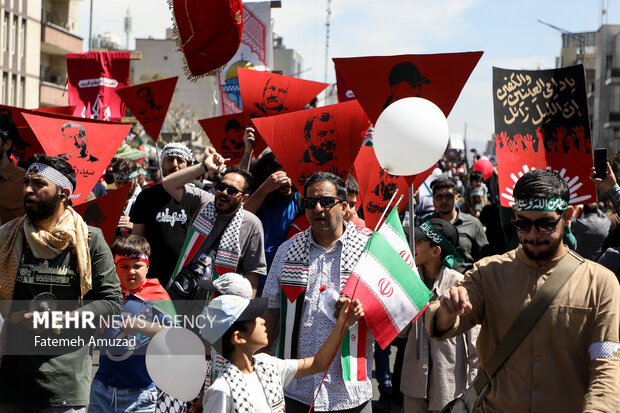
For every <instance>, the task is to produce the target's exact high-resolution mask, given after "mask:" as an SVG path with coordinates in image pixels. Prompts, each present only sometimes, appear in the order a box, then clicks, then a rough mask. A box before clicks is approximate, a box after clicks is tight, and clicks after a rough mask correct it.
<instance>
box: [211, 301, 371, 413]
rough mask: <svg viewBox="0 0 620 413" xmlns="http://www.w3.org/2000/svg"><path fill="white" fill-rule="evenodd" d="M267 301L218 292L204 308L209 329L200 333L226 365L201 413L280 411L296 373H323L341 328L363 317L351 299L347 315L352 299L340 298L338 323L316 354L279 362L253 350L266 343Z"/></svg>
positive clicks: (339, 338) (305, 374)
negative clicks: (287, 389) (264, 317)
mask: <svg viewBox="0 0 620 413" xmlns="http://www.w3.org/2000/svg"><path fill="white" fill-rule="evenodd" d="M268 301H269V300H268V299H267V298H255V299H252V300H248V299H245V298H242V297H237V296H232V295H222V296H219V297H217V298H215V299H214V300H213V301H211V303H210V304H209V306H208V307H207V311H206V319H207V323H208V324H209V326H210V328H208V329H206V331H205V332H203V336H204V337H205V338H206V339H207V341H208V342H209V343H210V344H211V345H212V346H213V347H214V348H215V349H216V350H217V351H218V352H220V353H221V354H222V355H223V356H224V357H225V358H226V360H227V363H226V366H225V367H224V370H223V372H222V375H221V376H220V377H218V378H217V380H215V382H214V383H213V384H212V385H211V387H209V390H207V393H206V394H205V399H206V402H205V404H204V409H203V410H204V411H205V412H209V413H220V412H221V413H229V412H230V413H232V412H251V413H274V412H284V411H285V406H284V387H286V386H288V385H289V383H290V382H291V380H293V378H295V377H303V376H309V375H311V374H315V373H318V372H321V371H324V370H325V369H326V368H327V366H328V364H329V361H330V359H331V358H332V356H333V355H334V353H335V351H336V349H337V348H338V345H339V344H340V341H341V340H342V336H343V335H344V331H343V330H344V329H345V328H349V327H351V326H352V325H353V324H355V323H356V322H357V320H359V319H360V318H361V317H363V316H364V311H363V309H362V305H361V303H360V302H359V301H358V300H353V302H352V303H351V307H350V310H349V314H348V317H347V310H348V304H349V302H350V300H349V299H348V298H342V299H341V301H342V302H343V304H344V305H342V307H341V309H340V313H339V316H338V320H337V321H336V325H335V326H334V328H333V330H332V332H331V334H330V335H329V337H328V338H327V340H326V341H325V343H324V344H323V345H322V346H321V348H320V349H319V351H318V352H317V353H316V354H315V356H314V357H308V358H305V359H299V360H295V359H293V360H281V359H278V358H276V357H273V356H270V355H268V354H265V353H261V354H256V352H257V351H258V350H260V349H261V348H263V347H266V346H267V344H268V340H267V330H266V328H265V320H264V319H263V318H261V316H262V315H263V314H264V312H265V310H267V304H268Z"/></svg>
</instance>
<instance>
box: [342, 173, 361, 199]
mask: <svg viewBox="0 0 620 413" xmlns="http://www.w3.org/2000/svg"><path fill="white" fill-rule="evenodd" d="M345 186H346V188H347V195H349V194H355V195H357V194H359V193H360V186H359V185H358V184H357V181H356V180H355V177H354V176H353V174H349V176H347V180H346V181H345Z"/></svg>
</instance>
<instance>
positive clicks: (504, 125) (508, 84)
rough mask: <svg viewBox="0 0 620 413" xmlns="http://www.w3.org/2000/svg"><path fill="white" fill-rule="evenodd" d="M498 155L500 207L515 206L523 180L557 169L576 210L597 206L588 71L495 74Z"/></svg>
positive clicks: (495, 71)
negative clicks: (532, 172)
mask: <svg viewBox="0 0 620 413" xmlns="http://www.w3.org/2000/svg"><path fill="white" fill-rule="evenodd" d="M493 106H494V111H495V149H496V152H497V169H498V173H499V189H500V203H501V205H502V206H506V207H509V206H512V205H513V204H514V199H513V196H512V190H513V188H514V185H515V183H516V182H517V180H518V179H519V178H520V177H521V176H523V174H525V173H526V172H528V171H530V170H532V169H543V168H548V169H553V170H554V171H557V172H558V173H559V174H560V175H562V177H563V178H564V179H565V180H566V182H567V183H568V186H569V188H570V202H569V203H570V204H584V203H591V202H596V187H595V185H594V183H593V182H592V181H591V180H590V179H589V176H590V168H592V165H593V161H592V142H591V139H590V124H589V117H588V103H587V98H586V88H585V79H584V71H583V66H581V65H577V66H570V67H564V68H561V69H551V70H509V69H500V68H497V67H494V68H493Z"/></svg>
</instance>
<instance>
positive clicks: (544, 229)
mask: <svg viewBox="0 0 620 413" xmlns="http://www.w3.org/2000/svg"><path fill="white" fill-rule="evenodd" d="M561 219H562V217H560V218H558V219H556V220H553V219H548V218H542V219H537V220H536V221H530V220H529V219H526V218H517V219H513V220H512V225H513V226H514V227H515V229H516V230H517V232H520V233H521V234H527V233H529V232H530V230H531V229H532V225H534V226H535V227H536V230H537V231H538V232H539V233H541V234H545V235H549V234H551V233H553V231H555V227H556V226H557V225H558V222H560V220H561Z"/></svg>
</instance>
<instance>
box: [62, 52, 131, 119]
mask: <svg viewBox="0 0 620 413" xmlns="http://www.w3.org/2000/svg"><path fill="white" fill-rule="evenodd" d="M129 55H130V53H129V52H88V53H67V73H68V76H69V80H68V82H69V105H72V106H75V107H76V110H75V116H79V117H82V118H86V119H101V120H105V121H113V122H118V121H120V120H121V119H122V118H123V116H124V115H125V104H124V103H123V101H122V100H121V98H120V97H119V96H118V95H117V94H116V93H114V91H115V90H117V89H120V88H123V87H126V86H127V85H128V84H129Z"/></svg>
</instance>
